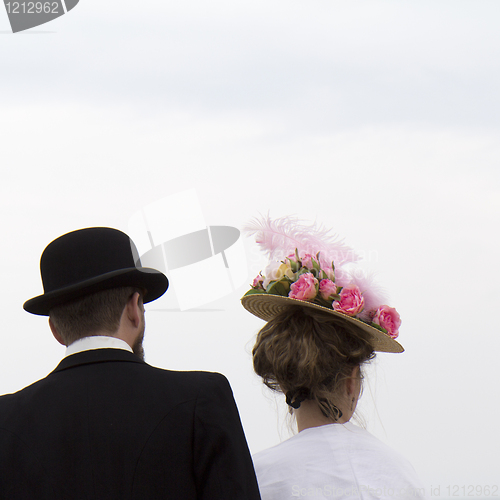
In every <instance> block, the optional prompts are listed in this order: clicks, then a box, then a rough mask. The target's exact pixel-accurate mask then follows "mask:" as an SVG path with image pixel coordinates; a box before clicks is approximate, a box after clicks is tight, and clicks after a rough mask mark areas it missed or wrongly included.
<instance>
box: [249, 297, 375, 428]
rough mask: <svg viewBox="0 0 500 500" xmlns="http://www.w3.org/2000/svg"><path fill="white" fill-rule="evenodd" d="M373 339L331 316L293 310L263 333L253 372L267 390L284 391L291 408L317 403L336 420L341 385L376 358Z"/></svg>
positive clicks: (305, 310) (254, 356) (285, 311)
mask: <svg viewBox="0 0 500 500" xmlns="http://www.w3.org/2000/svg"><path fill="white" fill-rule="evenodd" d="M369 339H370V337H369V334H368V333H366V332H364V331H363V330H361V329H360V328H357V327H356V326H355V325H350V324H349V323H347V322H346V321H344V320H342V319H340V318H337V317H335V316H334V315H332V314H328V313H324V312H322V311H318V310H316V309H313V308H309V307H301V306H290V307H287V309H286V310H284V311H283V312H282V313H281V314H279V315H278V316H276V317H275V318H274V319H272V320H271V321H269V322H268V323H267V324H266V325H265V326H264V327H263V328H262V329H261V330H260V332H259V333H258V335H257V340H256V343H255V346H254V348H253V351H252V354H253V366H254V370H255V373H257V375H259V376H260V377H262V380H263V382H264V384H265V385H266V386H267V387H269V388H271V389H272V390H274V391H278V392H283V393H284V394H285V395H286V396H287V403H288V404H289V405H290V406H292V407H295V408H298V407H299V406H300V402H301V401H303V400H304V399H311V400H315V401H316V402H317V403H318V405H319V407H320V409H321V411H322V412H323V414H324V415H325V416H326V417H328V418H333V419H334V420H337V418H338V417H339V416H340V415H339V411H338V408H337V407H336V405H335V402H337V404H338V403H339V402H340V401H339V398H341V397H342V396H339V394H338V389H339V387H340V383H341V382H342V381H344V380H346V379H348V378H350V377H351V376H352V371H353V369H354V368H355V367H356V366H361V365H362V364H363V363H364V362H366V361H368V360H370V359H373V358H374V357H375V353H374V351H373V347H372V345H371V344H370V341H369Z"/></svg>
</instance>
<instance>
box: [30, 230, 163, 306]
mask: <svg viewBox="0 0 500 500" xmlns="http://www.w3.org/2000/svg"><path fill="white" fill-rule="evenodd" d="M40 273H41V275H42V282H43V290H44V294H43V295H39V296H38V297H34V298H32V299H30V300H27V301H26V302H25V303H24V305H23V307H24V309H25V310H26V311H28V312H30V313H32V314H40V315H42V316H48V315H49V311H50V310H51V309H52V308H53V307H55V306H59V305H61V304H64V303H66V302H70V301H72V300H75V299H79V298H81V297H83V296H85V295H88V294H91V293H94V292H99V291H101V290H107V289H109V288H116V287H122V286H136V287H138V288H143V289H145V290H146V293H145V295H144V297H143V299H144V303H146V302H151V301H152V300H155V299H157V298H158V297H160V296H161V295H163V294H164V293H165V291H166V290H167V288H168V279H167V277H166V276H165V275H164V274H163V273H161V272H160V271H157V270H156V269H151V268H147V267H141V261H140V259H139V254H138V252H137V248H136V247H135V245H134V242H133V241H132V240H131V239H130V238H129V237H128V236H127V235H126V234H125V233H122V232H121V231H118V230H117V229H112V228H109V227H90V228H87V229H80V230H78V231H73V232H71V233H67V234H64V235H63V236H61V237H59V238H57V239H56V240H54V241H53V242H52V243H49V245H48V246H47V247H46V248H45V250H44V251H43V253H42V257H41V259H40Z"/></svg>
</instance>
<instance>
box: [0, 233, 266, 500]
mask: <svg viewBox="0 0 500 500" xmlns="http://www.w3.org/2000/svg"><path fill="white" fill-rule="evenodd" d="M40 269H41V275H42V281H43V286H44V294H43V295H40V296H38V297H35V298H33V299H30V300H28V301H27V302H26V303H25V304H24V308H25V309H26V310H27V311H28V312H30V313H33V314H39V315H46V316H49V324H50V328H51V330H52V333H53V335H54V337H55V338H56V339H57V340H58V341H59V342H61V343H62V344H64V345H66V346H68V347H67V351H66V356H65V358H64V359H63V360H62V361H61V363H60V364H59V365H58V366H57V368H56V369H55V370H54V371H53V372H52V373H50V374H49V375H48V376H47V377H46V378H44V379H42V380H40V381H38V382H36V383H34V384H33V385H30V386H29V387H26V388H25V389H23V390H21V391H19V392H17V393H15V394H9V395H5V396H2V397H0V498H1V499H6V500H17V499H22V500H24V499H36V500H49V499H50V500H59V499H61V500H62V499H65V500H66V499H67V500H79V499H96V500H108V499H117V500H128V499H130V500H132V499H140V500H149V499H151V500H152V499H175V500H191V499H214V500H224V499H227V500H240V499H242V500H246V499H248V500H257V499H259V498H260V496H259V493H258V487H257V482H256V479H255V474H254V470H253V465H252V460H251V458H250V455H249V451H248V447H247V443H246V440H245V436H244V434H243V430H242V427H241V422H240V419H239V415H238V411H237V408H236V405H235V402H234V399H233V396H232V392H231V389H230V387H229V384H228V382H227V380H226V379H225V378H224V377H223V376H222V375H220V374H217V373H205V372H173V371H168V370H161V369H158V368H154V367H152V366H150V365H148V364H146V363H145V362H144V360H143V353H142V338H143V335H144V308H143V305H142V303H143V302H145V303H146V302H150V301H152V300H155V299H157V298H158V297H160V296H161V295H162V294H163V293H164V292H165V291H166V289H167V287H168V280H167V278H166V276H165V275H163V274H162V273H161V272H159V271H157V270H154V269H147V268H142V267H141V264H140V260H139V259H138V255H137V250H136V249H135V246H134V244H133V242H132V241H131V240H130V239H129V237H128V236H127V235H126V234H124V233H122V232H121V231H118V230H116V229H111V228H88V229H82V230H79V231H74V232H71V233H68V234H65V235H63V236H61V237H60V238H58V239H56V240H54V241H53V242H52V243H51V244H49V245H48V246H47V248H46V249H45V250H44V252H43V254H42V258H41V261H40Z"/></svg>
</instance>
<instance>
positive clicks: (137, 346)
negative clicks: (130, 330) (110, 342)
mask: <svg viewBox="0 0 500 500" xmlns="http://www.w3.org/2000/svg"><path fill="white" fill-rule="evenodd" d="M145 330H146V321H145V319H144V314H143V315H142V330H141V333H140V334H139V335H138V337H137V338H136V339H135V342H134V345H133V346H132V352H133V353H134V354H135V355H136V356H138V357H139V358H140V359H141V360H142V361H144V347H143V345H142V343H143V341H144V332H145Z"/></svg>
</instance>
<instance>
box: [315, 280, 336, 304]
mask: <svg viewBox="0 0 500 500" xmlns="http://www.w3.org/2000/svg"><path fill="white" fill-rule="evenodd" d="M319 293H320V295H321V297H323V298H324V299H325V300H331V298H330V297H331V296H332V295H337V285H336V284H335V283H334V282H333V281H332V280H321V281H320V282H319Z"/></svg>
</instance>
